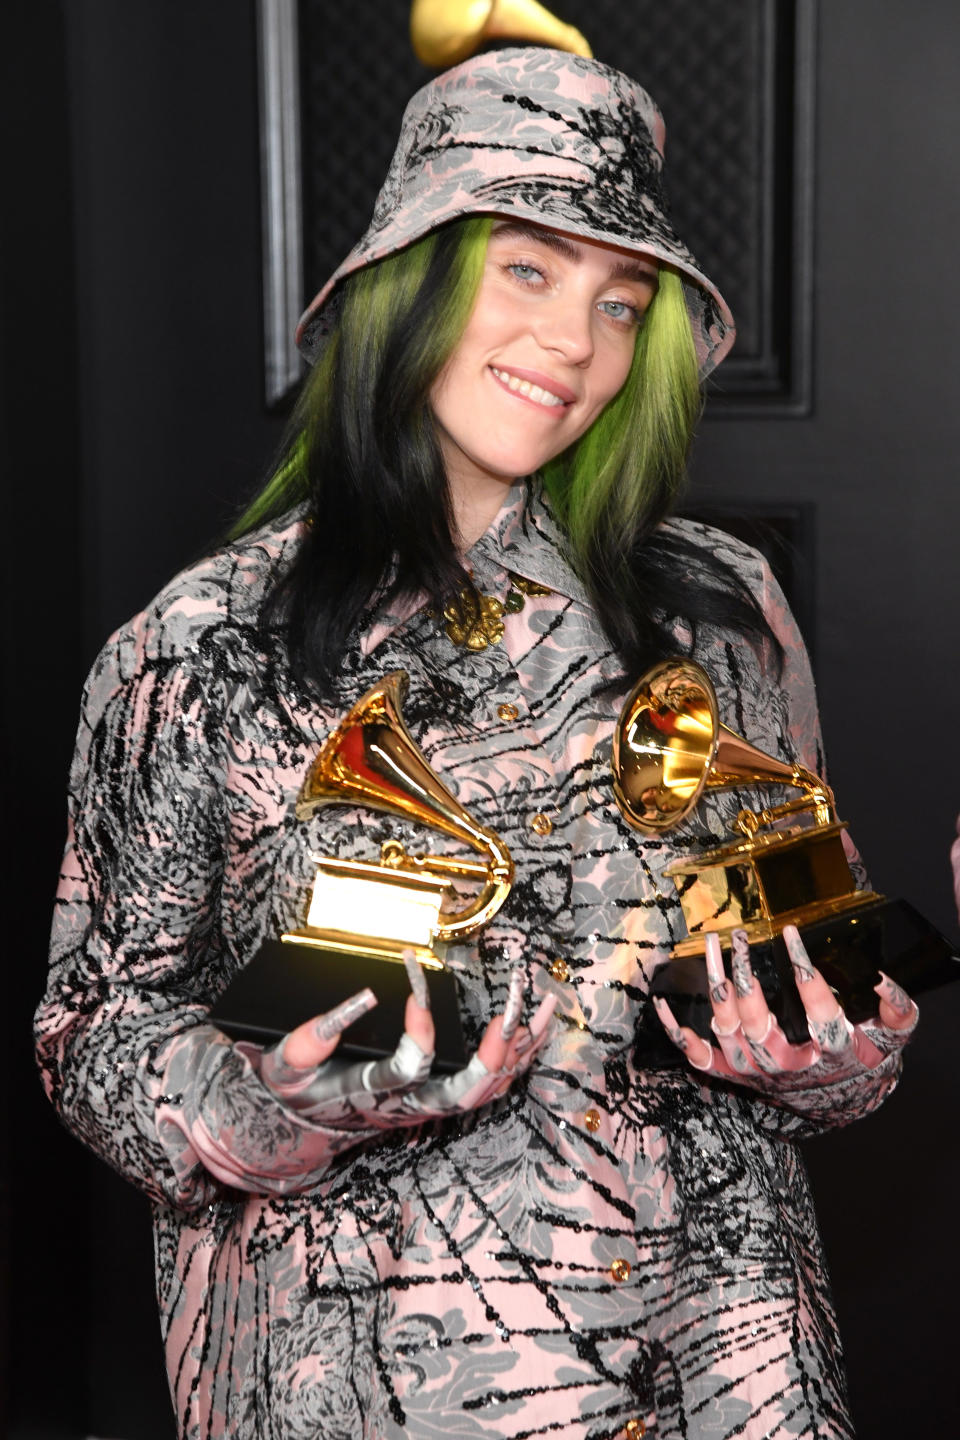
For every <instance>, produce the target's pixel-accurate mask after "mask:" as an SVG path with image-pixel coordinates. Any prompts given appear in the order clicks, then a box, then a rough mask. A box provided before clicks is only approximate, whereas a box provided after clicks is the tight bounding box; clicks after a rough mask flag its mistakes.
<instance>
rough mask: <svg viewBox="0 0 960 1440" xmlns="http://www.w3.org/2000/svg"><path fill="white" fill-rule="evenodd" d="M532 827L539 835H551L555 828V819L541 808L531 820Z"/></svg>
mask: <svg viewBox="0 0 960 1440" xmlns="http://www.w3.org/2000/svg"><path fill="white" fill-rule="evenodd" d="M530 829H531V830H535V831H536V833H537V834H538V835H549V834H550V831H551V830H552V829H553V821H552V820H551V819H550V816H549V815H544V813H543V811H542V810H540V811H538V812H537V814H536V815H534V817H533V819H532V820H531V821H530Z"/></svg>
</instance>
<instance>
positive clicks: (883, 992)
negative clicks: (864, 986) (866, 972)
mask: <svg viewBox="0 0 960 1440" xmlns="http://www.w3.org/2000/svg"><path fill="white" fill-rule="evenodd" d="M879 975H880V983H879V985H874V987H873V988H874V992H875V993H876V994H877V995H879V996H880V999H881V1000H886V1002H887V1004H888V1005H889V1006H890V1008H891V1009H892V1010H896V1012H897V1014H898V1015H912V1014H913V1011H914V1008H915V1007H914V1003H913V1001H912V1000H911V999H910V996H909V995H908V994H907V992H906V990H904V989H903V987H902V986H900V985H898V984H897V982H896V980H891V979H890V976H889V975H885V974H884V973H883V971H882V970H881V971H879Z"/></svg>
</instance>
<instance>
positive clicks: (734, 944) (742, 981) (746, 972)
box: [730, 930, 757, 999]
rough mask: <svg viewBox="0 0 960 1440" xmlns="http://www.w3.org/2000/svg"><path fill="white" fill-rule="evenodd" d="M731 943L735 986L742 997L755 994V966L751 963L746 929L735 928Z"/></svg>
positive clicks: (731, 964)
mask: <svg viewBox="0 0 960 1440" xmlns="http://www.w3.org/2000/svg"><path fill="white" fill-rule="evenodd" d="M730 944H731V948H732V951H733V954H732V958H731V963H730V968H731V970H732V971H733V988H734V990H736V992H737V994H738V995H739V996H740V998H741V999H742V998H743V997H744V996H745V995H752V994H753V987H754V986H755V985H756V983H757V982H756V980H755V978H754V974H753V966H752V965H751V964H750V941H749V940H748V939H747V932H746V930H734V932H733V934H732V935H731V937H730Z"/></svg>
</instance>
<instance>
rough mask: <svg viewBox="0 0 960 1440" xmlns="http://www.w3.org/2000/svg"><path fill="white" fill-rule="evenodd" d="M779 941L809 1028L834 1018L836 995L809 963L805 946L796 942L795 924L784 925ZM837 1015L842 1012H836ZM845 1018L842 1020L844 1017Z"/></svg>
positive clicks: (797, 932)
mask: <svg viewBox="0 0 960 1440" xmlns="http://www.w3.org/2000/svg"><path fill="white" fill-rule="evenodd" d="M783 938H784V941H785V942H786V946H787V954H788V955H789V956H790V964H791V965H792V966H793V978H794V980H796V982H797V991H798V993H799V995H800V999H801V1001H802V1003H803V1008H804V1010H805V1011H806V1015H807V1021H808V1023H810V1024H811V1025H823V1024H827V1023H828V1022H830V1021H832V1020H834V1019H835V1017H836V1014H837V1011H838V1010H839V1009H840V1005H839V1002H838V1000H837V997H836V995H834V993H833V991H832V990H831V989H830V986H829V985H828V984H827V982H826V980H824V978H823V976H822V975H821V974H820V971H819V970H818V969H817V967H816V966H815V965H814V964H813V962H812V961H811V959H810V956H809V955H808V954H807V951H806V947H805V945H804V943H803V941H802V940H801V939H800V932H799V930H798V929H797V927H796V926H795V925H785V926H784V928H783ZM840 1013H841V1015H842V1014H843V1011H842V1010H841V1011H840ZM844 1018H846V1017H844Z"/></svg>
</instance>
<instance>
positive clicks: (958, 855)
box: [950, 815, 960, 916]
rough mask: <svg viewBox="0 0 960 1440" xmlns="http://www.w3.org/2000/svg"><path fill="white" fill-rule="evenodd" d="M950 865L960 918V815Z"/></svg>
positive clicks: (951, 850)
mask: <svg viewBox="0 0 960 1440" xmlns="http://www.w3.org/2000/svg"><path fill="white" fill-rule="evenodd" d="M950 863H951V865H952V867H953V895H954V899H955V900H956V902H957V914H958V916H960V815H958V816H957V839H956V840H954V842H953V844H952V846H951V847H950Z"/></svg>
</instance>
